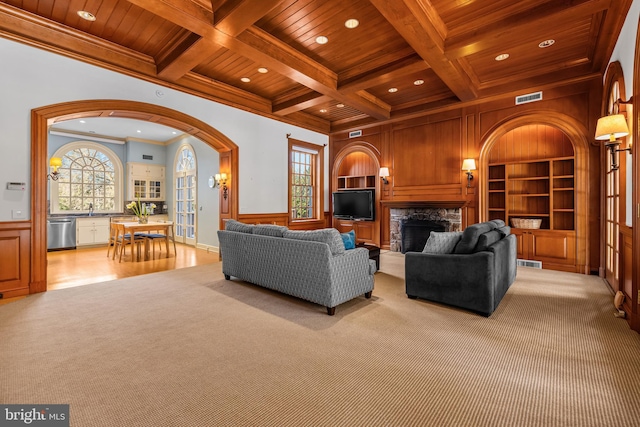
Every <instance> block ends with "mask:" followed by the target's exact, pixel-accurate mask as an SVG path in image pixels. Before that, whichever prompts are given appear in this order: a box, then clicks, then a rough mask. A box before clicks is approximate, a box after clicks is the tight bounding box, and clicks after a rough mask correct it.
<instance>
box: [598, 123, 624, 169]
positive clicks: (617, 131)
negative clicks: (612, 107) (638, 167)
mask: <svg viewBox="0 0 640 427" xmlns="http://www.w3.org/2000/svg"><path fill="white" fill-rule="evenodd" d="M627 135H629V128H628V127H627V120H626V119H625V117H624V116H623V115H622V114H613V115H611V116H604V117H600V118H599V119H598V124H597V125H596V140H598V141H607V142H606V143H605V147H607V148H608V149H609V153H611V170H612V171H615V170H618V162H617V161H616V153H617V152H618V151H629V152H631V147H627V148H623V149H619V148H618V146H619V145H620V141H618V138H622V137H624V136H627Z"/></svg>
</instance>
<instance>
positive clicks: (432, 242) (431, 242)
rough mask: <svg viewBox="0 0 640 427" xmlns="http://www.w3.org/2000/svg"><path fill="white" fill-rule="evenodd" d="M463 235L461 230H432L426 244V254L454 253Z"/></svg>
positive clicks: (424, 250)
mask: <svg viewBox="0 0 640 427" xmlns="http://www.w3.org/2000/svg"><path fill="white" fill-rule="evenodd" d="M461 237H462V232H461V231H444V232H439V231H432V232H431V233H430V234H429V239H427V243H426V244H425V245H424V249H423V250H422V253H424V254H452V253H453V250H454V249H455V248H456V245H457V244H458V242H459V241H460V238H461Z"/></svg>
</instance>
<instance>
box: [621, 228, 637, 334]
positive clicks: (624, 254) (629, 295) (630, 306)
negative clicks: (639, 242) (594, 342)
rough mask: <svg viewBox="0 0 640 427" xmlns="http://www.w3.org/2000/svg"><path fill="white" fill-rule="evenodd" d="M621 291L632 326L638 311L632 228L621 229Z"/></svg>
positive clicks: (624, 306)
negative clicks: (634, 298) (634, 282)
mask: <svg viewBox="0 0 640 427" xmlns="http://www.w3.org/2000/svg"><path fill="white" fill-rule="evenodd" d="M618 241H619V242H620V269H619V271H620V277H619V283H620V290H621V291H622V293H624V297H625V298H624V304H623V310H624V311H625V313H627V320H628V321H629V323H630V326H632V324H633V323H634V322H635V320H636V318H637V316H638V311H637V305H636V306H635V307H634V305H635V304H634V300H633V230H632V229H631V228H630V227H626V226H621V227H620V238H619V239H618Z"/></svg>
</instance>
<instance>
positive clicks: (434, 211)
mask: <svg viewBox="0 0 640 427" xmlns="http://www.w3.org/2000/svg"><path fill="white" fill-rule="evenodd" d="M390 217H391V224H390V228H389V231H390V250H391V251H392V252H401V250H402V247H401V246H402V244H401V242H402V236H401V227H400V225H401V223H402V221H408V220H421V221H431V222H436V223H438V224H441V225H443V226H444V231H461V230H462V212H461V209H460V208H431V207H406V208H403V207H391V208H390Z"/></svg>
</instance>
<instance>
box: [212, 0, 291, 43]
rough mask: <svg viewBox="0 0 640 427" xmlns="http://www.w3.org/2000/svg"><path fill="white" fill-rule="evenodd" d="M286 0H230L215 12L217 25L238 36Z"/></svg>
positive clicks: (227, 32)
mask: <svg viewBox="0 0 640 427" xmlns="http://www.w3.org/2000/svg"><path fill="white" fill-rule="evenodd" d="M283 1H284V0H228V1H226V2H225V3H224V4H223V5H222V6H220V8H219V9H218V10H216V11H215V13H214V25H215V27H216V28H217V29H218V30H220V31H222V32H223V33H225V34H228V35H230V36H234V37H235V36H237V35H238V34H240V33H241V32H243V31H244V30H246V29H247V28H249V27H250V26H252V25H253V24H255V23H256V22H258V21H259V20H260V19H261V18H262V17H263V16H264V15H266V14H267V13H269V12H270V11H271V10H272V9H273V8H274V7H276V6H278V5H279V4H280V3H282V2H283Z"/></svg>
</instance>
